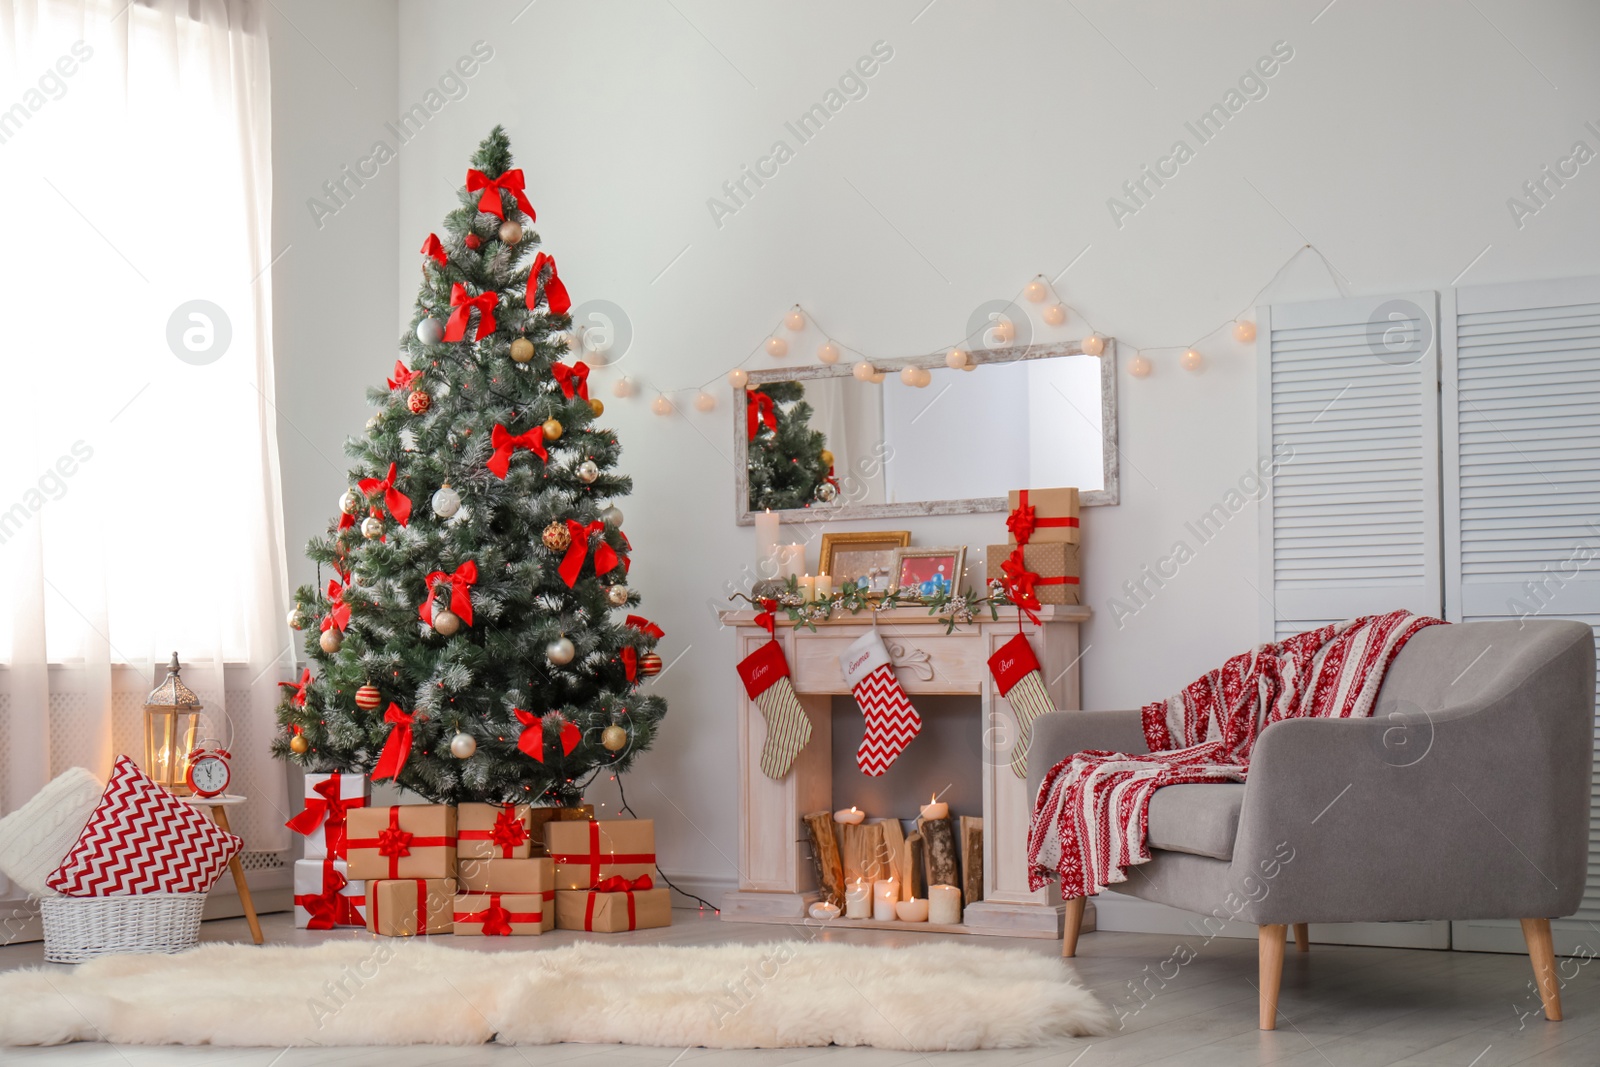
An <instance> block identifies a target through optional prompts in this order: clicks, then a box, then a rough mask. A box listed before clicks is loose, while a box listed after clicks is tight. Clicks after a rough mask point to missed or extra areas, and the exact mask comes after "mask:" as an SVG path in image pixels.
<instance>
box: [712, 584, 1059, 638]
mask: <svg viewBox="0 0 1600 1067" xmlns="http://www.w3.org/2000/svg"><path fill="white" fill-rule="evenodd" d="M728 599H729V600H742V601H744V602H745V603H746V604H749V605H750V606H751V607H752V608H755V609H756V610H757V611H760V612H762V613H764V614H766V615H767V616H768V619H769V620H772V619H775V618H776V612H777V611H778V610H779V609H780V608H781V609H782V610H783V612H784V614H785V615H787V616H788V617H789V622H790V623H791V624H792V625H793V627H794V629H796V630H798V629H800V628H801V627H805V628H806V629H808V630H810V631H811V632H812V633H815V632H816V629H817V623H818V622H821V621H824V620H826V619H829V618H831V617H832V616H833V613H834V612H835V611H846V612H849V613H850V614H851V615H859V614H860V613H861V612H863V611H871V612H875V613H876V612H880V611H887V610H889V609H890V608H903V607H924V606H925V607H927V609H928V614H929V615H932V616H937V617H938V619H939V621H940V622H942V623H944V627H945V633H947V634H948V633H954V632H955V629H956V627H957V626H958V625H961V624H963V623H970V622H972V620H973V619H974V618H976V617H977V612H978V611H979V610H980V609H982V608H984V607H987V608H988V609H989V616H990V618H991V619H993V620H994V621H996V622H998V621H999V620H1000V609H1001V607H1011V606H1015V602H1014V601H1013V600H1012V599H1011V597H1010V596H1008V595H1007V590H1006V586H1005V583H1004V582H1002V581H1001V580H1000V579H995V580H994V581H992V582H990V583H989V595H988V596H983V597H980V596H978V595H977V594H976V593H974V592H973V591H972V590H971V589H964V590H962V591H961V592H959V593H956V592H952V591H949V590H943V589H941V590H940V591H939V592H937V593H934V594H932V595H930V596H924V595H922V594H921V593H919V592H917V591H916V590H901V589H893V590H890V591H889V592H888V593H882V594H879V593H869V592H868V591H867V590H866V587H865V586H862V585H857V584H856V583H855V582H845V583H844V584H843V585H842V586H840V588H839V591H838V592H836V593H834V594H833V595H832V596H830V597H828V598H826V599H823V600H809V601H808V600H807V599H806V598H805V594H803V593H802V592H800V583H799V581H798V580H797V579H796V578H795V577H794V576H793V575H791V576H790V577H789V578H787V579H785V582H784V589H783V592H781V593H779V594H778V595H777V596H771V597H763V596H751V595H749V594H746V593H733V594H730V595H729V597H728ZM1020 610H1022V611H1024V612H1027V613H1028V614H1030V615H1031V614H1032V612H1031V611H1029V609H1028V608H1027V607H1023V608H1021V609H1020ZM758 621H759V616H758ZM763 625H767V623H765V622H763ZM771 628H772V627H771V626H768V629H771Z"/></svg>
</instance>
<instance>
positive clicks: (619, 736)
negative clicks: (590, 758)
mask: <svg viewBox="0 0 1600 1067" xmlns="http://www.w3.org/2000/svg"><path fill="white" fill-rule="evenodd" d="M600 743H601V744H602V745H604V746H605V748H606V751H608V752H621V751H622V750H623V749H624V748H626V747H627V744H628V731H626V730H624V729H623V728H622V727H620V726H607V727H606V728H605V729H604V730H601V731H600Z"/></svg>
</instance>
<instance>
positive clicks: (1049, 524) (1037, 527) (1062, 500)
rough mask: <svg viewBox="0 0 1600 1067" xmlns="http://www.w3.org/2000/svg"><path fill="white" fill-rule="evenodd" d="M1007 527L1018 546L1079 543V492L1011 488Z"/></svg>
mask: <svg viewBox="0 0 1600 1067" xmlns="http://www.w3.org/2000/svg"><path fill="white" fill-rule="evenodd" d="M1030 509H1031V510H1030ZM1006 530H1007V531H1008V533H1007V540H1009V541H1010V542H1011V543H1012V544H1014V545H1035V544H1042V545H1047V544H1065V545H1075V544H1077V543H1078V532H1079V527H1078V491H1077V490H1076V489H1073V488H1064V489H1013V490H1011V492H1009V493H1007V494H1006Z"/></svg>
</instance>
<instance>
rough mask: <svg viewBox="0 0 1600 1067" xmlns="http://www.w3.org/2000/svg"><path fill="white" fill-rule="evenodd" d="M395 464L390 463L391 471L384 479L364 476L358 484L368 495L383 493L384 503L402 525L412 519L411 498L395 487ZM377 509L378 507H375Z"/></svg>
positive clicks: (395, 519)
mask: <svg viewBox="0 0 1600 1067" xmlns="http://www.w3.org/2000/svg"><path fill="white" fill-rule="evenodd" d="M394 475H395V464H393V463H391V464H389V473H388V475H386V476H385V477H384V478H382V479H378V478H363V479H361V480H360V481H359V482H357V483H356V484H357V485H358V486H360V487H361V491H362V492H363V493H365V494H366V495H367V496H375V495H376V494H378V493H380V492H381V493H382V494H383V504H384V506H385V507H387V508H388V509H389V514H391V515H393V516H394V521H395V522H398V523H399V524H400V525H401V526H404V525H405V524H406V523H408V522H410V521H411V498H410V497H408V496H406V495H405V494H404V493H402V492H401V491H400V490H398V489H396V488H395V487H394ZM374 510H376V509H374Z"/></svg>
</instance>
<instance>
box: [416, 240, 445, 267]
mask: <svg viewBox="0 0 1600 1067" xmlns="http://www.w3.org/2000/svg"><path fill="white" fill-rule="evenodd" d="M422 254H423V255H425V256H432V257H433V258H434V259H435V260H436V261H437V262H438V264H439V266H441V267H442V266H444V265H445V264H446V263H447V262H449V257H447V256H446V255H445V254H444V245H442V244H440V243H439V235H438V234H435V233H430V234H428V239H427V240H426V241H424V242H422Z"/></svg>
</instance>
